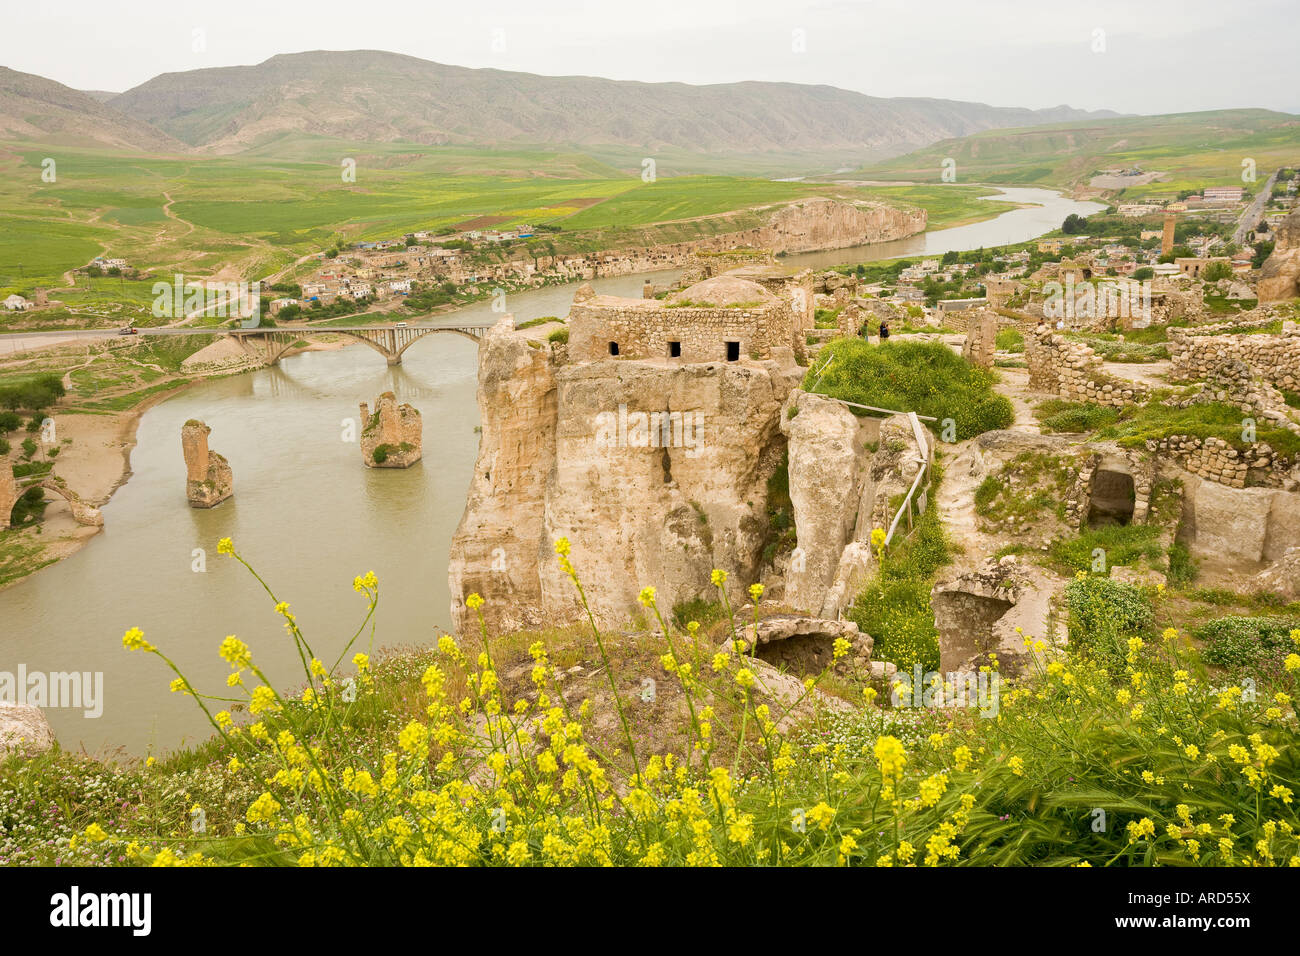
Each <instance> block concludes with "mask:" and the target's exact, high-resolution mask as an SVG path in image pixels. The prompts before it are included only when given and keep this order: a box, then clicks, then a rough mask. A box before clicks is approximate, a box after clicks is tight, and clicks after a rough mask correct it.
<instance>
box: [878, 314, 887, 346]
mask: <svg viewBox="0 0 1300 956" xmlns="http://www.w3.org/2000/svg"><path fill="white" fill-rule="evenodd" d="M888 338H889V320H888V319H881V320H880V341H881V343H882V344H883V343H884V342H885V340H886V339H888Z"/></svg>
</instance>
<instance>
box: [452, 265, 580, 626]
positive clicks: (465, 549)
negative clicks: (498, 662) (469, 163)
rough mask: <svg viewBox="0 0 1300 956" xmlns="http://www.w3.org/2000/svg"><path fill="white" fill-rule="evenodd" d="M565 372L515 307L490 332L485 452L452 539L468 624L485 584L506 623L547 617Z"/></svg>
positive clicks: (483, 393)
mask: <svg viewBox="0 0 1300 956" xmlns="http://www.w3.org/2000/svg"><path fill="white" fill-rule="evenodd" d="M583 288H585V289H590V286H587V285H585V284H584V286H583ZM581 293H582V290H581V289H580V290H579V294H581ZM592 294H594V293H592ZM575 299H576V297H575ZM555 371H556V360H555V357H554V355H553V353H551V352H548V351H546V350H545V349H534V348H532V347H531V346H530V345H529V344H528V342H527V340H526V339H525V338H524V337H523V336H522V335H516V334H514V321H513V320H512V318H511V317H510V316H506V317H505V318H503V319H502V320H501V321H500V322H498V323H497V324H496V325H494V326H493V327H492V328H490V329H489V330H488V331H487V334H486V335H485V336H484V339H483V344H482V346H481V347H480V349H479V366H478V407H479V409H480V410H481V417H482V431H481V433H480V436H479V446H478V459H477V461H476V462H475V465H474V477H473V479H472V480H471V481H470V486H469V493H468V495H467V497H466V501H465V512H464V514H463V515H462V516H461V519H460V524H459V526H457V528H456V534H455V535H454V536H453V538H452V541H451V555H450V566H449V578H450V585H451V595H452V598H451V613H452V620H453V621H454V623H455V626H456V627H457V628H458V629H461V630H463V629H464V628H465V627H466V625H467V623H469V622H470V621H471V616H470V615H469V613H468V611H467V609H466V608H465V604H464V598H465V597H467V596H468V595H470V594H475V593H477V594H480V595H482V596H483V598H484V599H485V600H486V601H487V604H486V606H485V607H484V608H483V613H484V615H485V616H486V617H487V619H488V621H489V624H490V625H491V626H492V627H493V628H494V629H496V630H498V631H513V630H519V629H522V628H536V627H540V626H541V625H542V623H543V620H544V617H543V614H544V612H543V606H542V585H541V578H540V576H539V574H538V568H539V566H540V564H541V562H542V561H543V560H544V559H545V558H546V557H547V556H548V553H549V552H550V542H547V541H545V539H544V536H543V534H542V528H543V516H544V513H545V501H546V489H547V485H548V479H549V476H550V473H551V469H552V468H553V467H554V462H555V426H556V390H555ZM550 560H552V561H553V560H555V559H554V556H553V555H551V556H550Z"/></svg>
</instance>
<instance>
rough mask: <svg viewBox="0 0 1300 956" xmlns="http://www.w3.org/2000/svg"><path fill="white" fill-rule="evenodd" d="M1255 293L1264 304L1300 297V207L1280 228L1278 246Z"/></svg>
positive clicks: (1275, 246) (1262, 271) (1263, 269)
mask: <svg viewBox="0 0 1300 956" xmlns="http://www.w3.org/2000/svg"><path fill="white" fill-rule="evenodd" d="M1255 291H1256V293H1257V294H1258V295H1259V301H1260V302H1261V303H1263V302H1282V301H1285V300H1287V299H1294V298H1295V297H1296V296H1300V206H1297V207H1296V208H1295V209H1293V210H1291V214H1290V215H1289V216H1287V217H1286V218H1285V219H1283V220H1282V224H1281V225H1280V226H1278V229H1277V240H1276V244H1275V245H1274V246H1273V252H1272V254H1271V255H1270V256H1269V257H1268V258H1267V259H1265V260H1264V267H1263V268H1262V269H1261V270H1260V273H1259V282H1258V284H1257V285H1256V286H1255Z"/></svg>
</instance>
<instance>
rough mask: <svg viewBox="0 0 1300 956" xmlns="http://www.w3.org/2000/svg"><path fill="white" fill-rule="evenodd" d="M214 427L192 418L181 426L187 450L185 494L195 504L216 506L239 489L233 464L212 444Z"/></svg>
mask: <svg viewBox="0 0 1300 956" xmlns="http://www.w3.org/2000/svg"><path fill="white" fill-rule="evenodd" d="M211 431H212V429H211V428H209V427H208V426H207V425H205V424H204V423H203V422H201V421H199V420H198V419H194V418H191V419H190V420H189V421H187V422H186V423H185V424H184V425H183V426H181V450H182V451H183V452H184V454H185V496H186V498H188V499H189V502H190V507H191V508H212V507H214V506H216V505H219V504H220V503H221V502H223V501H225V500H226V499H227V498H229V497H230V496H231V495H232V494H234V493H235V480H234V475H233V473H232V472H231V470H230V464H229V463H228V462H227V461H226V459H225V458H223V457H222V456H221V455H218V454H217V453H216V452H215V451H211V450H209V448H208V435H209V434H210V433H211Z"/></svg>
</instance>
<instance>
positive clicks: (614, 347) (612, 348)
mask: <svg viewBox="0 0 1300 956" xmlns="http://www.w3.org/2000/svg"><path fill="white" fill-rule="evenodd" d="M609 354H610V355H617V354H618V343H617V342H610V343H609Z"/></svg>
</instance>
